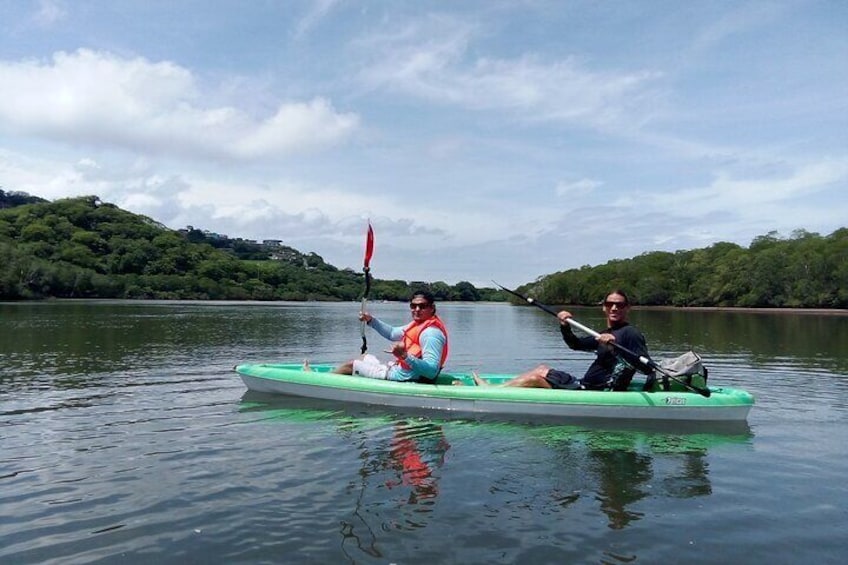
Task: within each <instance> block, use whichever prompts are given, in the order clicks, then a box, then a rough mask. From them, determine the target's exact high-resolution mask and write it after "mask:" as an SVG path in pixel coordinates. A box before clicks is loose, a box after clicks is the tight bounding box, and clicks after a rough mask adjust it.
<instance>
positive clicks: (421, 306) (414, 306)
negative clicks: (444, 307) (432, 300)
mask: <svg viewBox="0 0 848 565" xmlns="http://www.w3.org/2000/svg"><path fill="white" fill-rule="evenodd" d="M430 306H432V304H429V303H427V302H410V303H409V309H410V310H426V309H427V308H429V307H430Z"/></svg>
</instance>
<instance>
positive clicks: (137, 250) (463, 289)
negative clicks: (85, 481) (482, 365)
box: [0, 190, 848, 315]
mask: <svg viewBox="0 0 848 565" xmlns="http://www.w3.org/2000/svg"><path fill="white" fill-rule="evenodd" d="M363 283H364V274H363V273H361V272H356V271H354V270H353V269H349V268H348V269H338V268H337V267H334V266H333V265H330V264H328V263H326V262H325V261H324V260H323V258H322V257H321V256H320V255H318V254H316V253H314V252H310V253H302V252H300V251H298V250H297V249H294V248H291V247H288V246H286V245H284V244H283V242H282V241H280V240H264V241H262V242H257V241H252V240H246V239H242V238H239V237H229V236H227V235H224V234H217V233H212V232H209V231H207V230H202V229H199V228H195V227H193V226H186V227H185V228H182V229H178V230H174V229H170V228H168V227H166V226H164V225H162V224H160V223H158V222H157V221H155V220H153V219H151V218H148V217H146V216H141V215H138V214H133V213H131V212H128V211H125V210H122V209H120V208H118V207H117V206H115V205H114V204H110V203H106V202H102V201H101V200H100V198H98V197H97V196H80V197H75V198H65V199H59V200H56V201H53V202H50V201H47V200H45V199H43V198H39V197H37V196H30V195H29V194H27V193H23V192H7V191H3V190H0V301H17V300H39V299H46V298H60V299H75V298H84V299H138V300H145V299H153V300H203V301H214V300H227V301H233V300H235V301H254V300H255V301H281V300H287V301H298V302H302V301H338V302H344V301H352V300H358V299H359V298H361V294H362V291H363V288H364V284H363ZM421 287H426V288H428V289H429V290H430V291H431V292H433V294H434V296H435V297H436V299H437V300H438V301H441V302H454V301H461V302H483V301H491V302H505V301H508V300H510V296H509V295H508V294H507V293H506V292H504V291H502V290H500V289H496V288H488V287H484V288H477V287H475V286H474V285H473V284H471V283H470V282H467V281H461V282H458V283H456V284H453V285H450V284H447V283H445V282H442V281H435V282H433V281H403V280H384V279H374V280H373V281H372V285H371V293H370V295H369V299H370V300H372V301H380V300H388V301H395V300H399V301H400V300H406V299H407V298H408V297H409V295H410V293H411V292H412V290H414V289H416V288H421ZM614 287H618V288H623V289H626V290H627V292H628V294H629V295H630V297H631V299H632V301H633V302H634V304H635V305H636V306H638V307H640V308H683V309H685V308H693V309H694V308H698V309H711V310H727V311H731V310H736V311H746V312H772V313H775V312H781V311H787V312H805V313H819V314H835V315H842V314H844V313H845V312H846V310H848V228H840V229H838V230H836V231H835V232H833V233H832V234H830V235H827V236H821V235H819V234H816V233H810V232H807V231H805V230H801V229H799V230H796V231H794V232H793V233H792V235H791V236H790V237H788V238H783V237H781V236H780V235H779V234H777V233H776V232H770V233H768V234H766V235H763V236H759V237H756V238H754V240H753V241H752V243H751V245H750V246H749V247H747V248H745V247H742V246H740V245H737V244H734V243H727V242H719V243H716V244H714V245H712V246H710V247H707V248H703V249H694V250H687V251H676V252H673V253H672V252H663V251H655V252H649V253H644V254H642V255H639V256H637V257H634V258H631V259H617V260H612V261H608V262H607V263H604V264H603V265H597V266H583V267H580V268H578V269H569V270H565V271H561V272H556V273H552V274H549V275H545V276H542V277H539V278H538V279H537V280H536V281H534V282H532V283H528V284H525V285H521V286H519V287H518V288H517V289H516V290H518V291H519V292H521V293H522V294H524V295H527V296H532V297H533V298H534V299H536V300H538V301H539V302H543V303H545V304H574V305H581V306H591V305H594V304H596V303H597V300H598V297H599V296H603V295H604V294H606V292H607V291H608V290H609V289H610V288H614ZM513 303H515V302H514V301H513Z"/></svg>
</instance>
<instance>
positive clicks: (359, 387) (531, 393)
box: [235, 363, 754, 421]
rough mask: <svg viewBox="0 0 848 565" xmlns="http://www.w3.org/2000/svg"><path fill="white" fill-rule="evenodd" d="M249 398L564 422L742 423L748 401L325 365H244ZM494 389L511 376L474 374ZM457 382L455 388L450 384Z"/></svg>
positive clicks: (731, 394)
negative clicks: (370, 374) (423, 380)
mask: <svg viewBox="0 0 848 565" xmlns="http://www.w3.org/2000/svg"><path fill="white" fill-rule="evenodd" d="M235 370H236V372H237V373H238V374H239V376H240V377H241V379H242V381H243V382H244V384H245V386H247V388H248V389H249V390H251V391H254V392H261V393H272V394H286V395H292V396H301V397H307V398H319V399H323V400H334V401H339V402H356V403H364V404H372V405H380V406H394V407H399V408H416V409H428V410H439V411H446V412H457V413H481V414H501V415H529V416H548V417H550V416H553V417H562V418H575V419H588V418H601V419H619V420H621V419H623V420H676V421H687V420H688V421H744V420H745V419H746V418H747V417H748V413H749V412H750V410H751V407H752V406H753V404H754V398H753V396H752V395H751V394H749V393H748V392H746V391H744V390H740V389H733V388H711V389H710V390H711V393H712V394H711V395H710V397H709V398H705V397H703V396H701V395H699V394H696V393H692V392H674V391H670V392H642V391H641V390H630V391H627V392H608V391H585V390H578V391H570V390H551V389H534V388H517V387H498V386H474V385H473V381H472V380H471V377H470V375H468V374H442V375H441V376H440V377H439V380H438V383H437V384H435V385H430V384H418V383H402V382H393V381H384V380H376V379H368V378H363V377H353V376H350V375H338V374H335V373H332V372H330V370H331V366H329V365H318V366H313V367H312V368H311V370H310V371H304V370H303V368H302V366H301V365H299V364H282V363H276V364H242V365H238V366H236V367H235ZM480 376H481V377H483V378H484V379H485V380H487V381H489V382H491V383H492V384H493V385H494V384H498V383H501V382H504V381H506V380H508V379H509V378H511V377H512V376H514V375H502V374H489V375H480ZM455 382H456V383H461V384H462V385H463V386H456V385H455V384H453V383H455Z"/></svg>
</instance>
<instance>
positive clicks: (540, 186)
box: [0, 0, 848, 285]
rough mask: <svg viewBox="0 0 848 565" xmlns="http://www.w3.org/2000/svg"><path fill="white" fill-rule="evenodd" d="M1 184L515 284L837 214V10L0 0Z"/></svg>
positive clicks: (381, 264)
mask: <svg viewBox="0 0 848 565" xmlns="http://www.w3.org/2000/svg"><path fill="white" fill-rule="evenodd" d="M0 100H2V102H0V187H2V188H3V189H4V190H7V191H8V190H21V191H26V192H29V193H31V194H35V195H38V196H41V197H44V198H48V199H51V200H52V199H56V198H62V197H68V196H78V195H87V194H96V195H98V196H100V197H101V198H102V199H103V200H104V201H107V202H113V203H115V204H117V205H119V206H121V207H123V208H125V209H128V210H131V211H133V212H137V213H141V214H145V215H148V216H150V217H152V218H153V219H155V220H157V221H159V222H162V223H163V224H165V225H167V226H169V227H172V228H180V227H184V226H187V225H193V226H195V227H199V228H203V229H208V230H211V231H217V232H220V233H225V234H228V235H230V236H233V237H236V236H238V237H245V238H251V239H281V240H283V241H284V242H285V243H286V244H287V245H290V246H292V247H295V248H297V249H299V250H301V251H304V252H310V251H314V252H316V253H318V254H319V255H321V256H323V257H324V258H325V260H327V261H328V262H330V263H332V264H334V265H336V266H338V267H340V268H344V267H350V268H353V269H355V270H359V269H361V267H362V256H363V250H364V241H365V229H366V222H367V221H368V220H369V219H370V221H371V223H372V225H373V226H374V230H375V233H376V249H375V254H374V258H373V260H372V264H371V267H372V273H373V274H374V276H375V277H377V278H398V279H404V280H431V281H437V280H442V281H445V282H448V283H456V282H458V281H462V280H466V281H471V282H473V283H474V284H477V285H490V281H491V280H492V279H494V280H497V281H498V282H500V283H502V284H507V285H518V284H521V283H525V282H530V281H533V280H535V279H536V278H537V277H539V276H542V275H545V274H550V273H553V272H557V271H561V270H565V269H569V268H573V267H580V266H583V265H598V264H601V263H604V262H606V261H608V260H609V259H614V258H629V257H634V256H636V255H639V254H641V253H644V252H648V251H655V250H666V251H675V250H679V249H693V248H698V247H705V246H708V245H710V244H712V243H715V242H718V241H731V242H735V243H739V244H741V245H748V244H749V243H750V242H751V240H752V239H753V238H754V237H756V236H758V235H763V234H766V233H768V232H769V231H772V230H777V231H778V232H780V233H781V234H782V235H784V236H789V235H790V234H791V232H792V231H793V230H796V229H806V230H808V231H812V232H818V233H821V234H822V235H826V234H829V233H831V232H832V231H833V230H835V229H837V228H839V227H844V226H846V225H848V190H847V188H848V187H846V185H847V184H848V133H846V132H848V2H843V1H840V0H822V1H812V0H809V1H808V0H798V1H792V0H787V1H780V2H744V1H720V0H711V1H693V2H677V1H668V2H666V1H641V2H639V1H624V0H619V1H609V2H604V1H557V2H554V1H545V0H528V1H524V2H521V1H509V2H507V1H498V0H486V1H468V2H428V1H417V2H385V1H364V2H354V1H343V0H338V1H334V0H322V1H314V2H307V1H278V2H274V1H258V0H257V1H252V2H243V1H227V0H221V1H216V2H200V1H159V0H148V1H138V2H134V1H129V0H122V1H114V0H110V1H84V0H81V1H73V2H72V1H61V0H42V1H32V2H28V1H23V0H0Z"/></svg>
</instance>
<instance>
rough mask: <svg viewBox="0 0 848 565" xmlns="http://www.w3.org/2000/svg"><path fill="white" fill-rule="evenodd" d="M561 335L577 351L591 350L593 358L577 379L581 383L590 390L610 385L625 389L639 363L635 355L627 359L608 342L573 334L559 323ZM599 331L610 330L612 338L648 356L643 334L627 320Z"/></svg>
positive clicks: (623, 345)
mask: <svg viewBox="0 0 848 565" xmlns="http://www.w3.org/2000/svg"><path fill="white" fill-rule="evenodd" d="M560 331H561V332H562V339H563V340H565V343H566V344H567V345H568V347H570V348H571V349H575V350H578V351H594V352H595V355H596V357H595V360H594V361H592V364H591V365H589V368H588V369H586V374H585V375H583V378H582V379H581V380H580V382H581V384H582V385H583V386H584V387H586V388H587V389H590V390H600V389H605V388H609V387H610V386H612V388H613V390H627V387H628V385H629V384H630V381H631V380H632V379H633V374H634V373H635V372H636V367H638V366H639V362H638V359H629V358H625V357H624V356H622V355H621V352H620V351H619V350H618V349H616V348H613V347H612V346H609V347H607V346H603V345H601V344H599V343H598V340H596V339H595V338H594V337H592V336H585V337H577V336H576V335H574V333H573V332H572V331H571V326H569V325H564V326H560ZM601 333H611V334H613V335H614V336H615V342H616V343H617V344H619V345H621V346H622V347H624V348H626V349H629V350H630V351H632V352H633V353H636V354H637V355H640V356H644V357H648V346H647V345H646V343H645V336H644V335H642V332H640V331H639V330H638V329H636V328H635V327H633V326H631V325H630V324H627V323H625V324H622V325H620V326H617V327H615V328H607V329H605V330H604V331H603V332H601ZM627 357H630V356H629V355H628V356H627Z"/></svg>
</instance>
